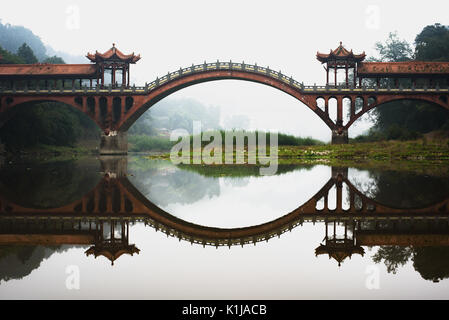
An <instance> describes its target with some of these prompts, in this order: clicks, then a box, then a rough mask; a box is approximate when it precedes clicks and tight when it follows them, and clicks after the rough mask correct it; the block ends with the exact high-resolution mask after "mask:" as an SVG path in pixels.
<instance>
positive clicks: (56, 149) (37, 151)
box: [1, 144, 98, 161]
mask: <svg viewBox="0 0 449 320" xmlns="http://www.w3.org/2000/svg"><path fill="white" fill-rule="evenodd" d="M92 155H98V149H95V148H92V147H90V146H83V145H77V146H73V147H67V146H50V145H44V144H41V145H37V146H34V147H32V148H27V149H24V150H18V151H15V152H8V151H5V152H3V153H2V154H1V156H2V157H3V158H6V159H17V158H20V159H32V160H37V161H45V160H48V159H52V160H65V159H78V158H82V157H86V156H92Z"/></svg>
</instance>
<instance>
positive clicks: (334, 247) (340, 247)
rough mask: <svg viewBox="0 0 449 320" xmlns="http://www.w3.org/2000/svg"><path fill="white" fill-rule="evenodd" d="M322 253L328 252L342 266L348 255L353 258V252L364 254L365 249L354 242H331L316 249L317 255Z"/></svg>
mask: <svg viewBox="0 0 449 320" xmlns="http://www.w3.org/2000/svg"><path fill="white" fill-rule="evenodd" d="M321 254H328V255H329V259H330V258H334V259H335V260H336V261H337V262H338V266H340V265H341V263H342V262H343V260H345V259H346V258H347V257H349V258H351V256H352V255H353V254H360V255H362V256H363V255H364V254H365V250H364V249H363V248H362V247H360V246H355V245H354V244H350V243H341V244H335V243H331V244H330V245H329V244H326V245H322V244H321V245H320V246H319V247H318V248H316V249H315V255H317V256H318V255H321Z"/></svg>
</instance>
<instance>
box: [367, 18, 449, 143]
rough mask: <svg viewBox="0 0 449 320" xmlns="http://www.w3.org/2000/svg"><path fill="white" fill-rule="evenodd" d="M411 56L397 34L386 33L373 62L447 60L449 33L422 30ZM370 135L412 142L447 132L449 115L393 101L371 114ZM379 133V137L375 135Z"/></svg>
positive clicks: (421, 105) (421, 104) (424, 105)
mask: <svg viewBox="0 0 449 320" xmlns="http://www.w3.org/2000/svg"><path fill="white" fill-rule="evenodd" d="M415 44H416V48H415V52H414V53H413V50H412V46H411V45H410V44H409V43H407V41H405V40H400V39H399V37H398V35H397V33H396V32H395V33H390V34H389V36H388V39H387V40H386V41H385V42H384V43H381V42H377V43H376V46H375V47H376V50H377V51H378V53H379V58H372V59H370V60H373V61H387V62H401V61H408V60H411V59H415V57H416V59H418V60H427V61H433V60H440V61H441V60H448V59H449V30H448V28H447V27H444V26H441V25H439V24H436V25H433V26H427V27H425V28H424V29H423V30H422V32H421V33H420V34H418V35H417V37H416V39H415ZM372 115H373V116H372V118H373V119H374V123H375V126H374V129H375V130H374V131H372V134H373V135H374V134H376V135H377V137H384V138H385V139H413V138H414V137H415V138H416V137H418V136H419V135H420V134H424V133H427V132H430V131H434V130H441V129H446V130H447V128H449V112H448V111H447V110H446V109H443V108H441V107H440V106H436V105H433V104H430V103H427V102H421V101H412V100H405V101H394V102H390V103H386V104H384V105H381V106H379V107H377V108H375V109H374V110H373V112H372ZM379 133H381V134H380V135H379Z"/></svg>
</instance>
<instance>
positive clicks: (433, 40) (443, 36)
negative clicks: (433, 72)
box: [415, 23, 449, 61]
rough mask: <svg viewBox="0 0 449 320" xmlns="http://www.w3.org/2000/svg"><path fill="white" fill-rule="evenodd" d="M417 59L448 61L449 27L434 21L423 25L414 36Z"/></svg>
mask: <svg viewBox="0 0 449 320" xmlns="http://www.w3.org/2000/svg"><path fill="white" fill-rule="evenodd" d="M415 46H416V48H415V55H416V60H418V61H449V28H448V27H446V26H442V25H441V24H439V23H436V24H434V25H431V26H427V27H425V28H424V29H423V30H422V31H421V33H420V34H418V35H417V36H416V38H415Z"/></svg>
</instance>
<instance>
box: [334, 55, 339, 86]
mask: <svg viewBox="0 0 449 320" xmlns="http://www.w3.org/2000/svg"><path fill="white" fill-rule="evenodd" d="M337 70H338V69H337V61H335V68H334V78H335V80H334V83H335V86H337Z"/></svg>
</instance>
